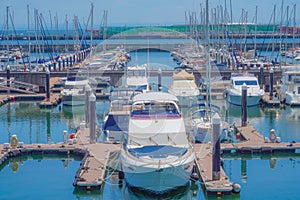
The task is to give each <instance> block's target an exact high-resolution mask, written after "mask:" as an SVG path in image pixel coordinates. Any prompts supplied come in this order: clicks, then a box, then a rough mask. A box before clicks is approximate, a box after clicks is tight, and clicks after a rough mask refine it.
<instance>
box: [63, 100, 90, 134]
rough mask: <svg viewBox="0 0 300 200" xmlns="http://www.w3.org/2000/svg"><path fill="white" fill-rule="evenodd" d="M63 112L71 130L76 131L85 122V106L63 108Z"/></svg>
mask: <svg viewBox="0 0 300 200" xmlns="http://www.w3.org/2000/svg"><path fill="white" fill-rule="evenodd" d="M62 111H63V117H64V118H65V120H66V121H67V126H68V128H69V129H76V128H77V127H79V125H80V123H81V122H82V121H84V120H85V105H80V106H63V107H62Z"/></svg>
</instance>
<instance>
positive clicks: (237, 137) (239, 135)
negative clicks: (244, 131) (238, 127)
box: [236, 132, 241, 140]
mask: <svg viewBox="0 0 300 200" xmlns="http://www.w3.org/2000/svg"><path fill="white" fill-rule="evenodd" d="M236 139H238V140H239V139H241V133H240V132H237V133H236Z"/></svg>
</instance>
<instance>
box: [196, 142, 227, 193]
mask: <svg viewBox="0 0 300 200" xmlns="http://www.w3.org/2000/svg"><path fill="white" fill-rule="evenodd" d="M194 148H195V154H196V165H197V168H198V171H199V174H200V176H201V180H202V181H203V184H204V186H205V189H206V192H207V193H208V194H214V195H215V194H226V195H228V194H231V192H232V184H231V182H230V180H229V179H228V177H227V176H226V174H225V172H224V170H223V169H222V168H221V171H220V180H213V178H212V147H211V145H210V144H208V143H201V144H195V146H194Z"/></svg>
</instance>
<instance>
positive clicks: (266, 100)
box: [261, 92, 282, 107]
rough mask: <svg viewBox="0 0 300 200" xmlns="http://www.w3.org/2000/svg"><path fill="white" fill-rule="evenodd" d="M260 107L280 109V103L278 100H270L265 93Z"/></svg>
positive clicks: (268, 94) (268, 95)
mask: <svg viewBox="0 0 300 200" xmlns="http://www.w3.org/2000/svg"><path fill="white" fill-rule="evenodd" d="M261 105H262V106H264V107H280V106H281V105H282V103H281V102H280V100H279V99H275V98H273V99H270V93H269V92H266V93H265V95H264V96H263V97H262V99H261Z"/></svg>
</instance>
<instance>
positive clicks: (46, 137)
mask: <svg viewBox="0 0 300 200" xmlns="http://www.w3.org/2000/svg"><path fill="white" fill-rule="evenodd" d="M134 54H135V53H132V61H131V63H130V64H135V63H138V64H144V63H157V64H159V65H152V66H155V67H159V68H162V69H164V67H169V68H173V67H174V66H175V64H174V62H173V60H172V58H171V57H170V56H169V53H166V52H159V53H158V52H151V53H150V57H151V58H150V59H149V57H148V53H147V52H138V53H136V54H137V56H135V55H134ZM135 57H137V59H135ZM153 57H155V59H154V58H153ZM150 82H153V83H156V82H157V78H156V77H151V80H150ZM170 82H171V79H170V78H168V77H163V84H164V86H165V88H167V87H168V86H169V84H170ZM213 104H216V105H219V106H220V107H221V110H222V111H221V113H220V114H221V116H222V117H223V118H225V119H226V120H227V121H228V122H230V123H233V122H240V121H241V119H240V115H241V109H240V108H239V107H236V106H231V105H227V104H226V103H225V102H224V101H213ZM108 107H109V101H98V102H97V104H96V111H97V119H98V123H99V124H100V125H101V124H102V120H103V116H104V114H105V113H107V112H108ZM82 120H84V107H73V108H72V107H64V106H62V105H60V106H58V107H56V108H54V109H50V110H41V109H39V106H38V104H37V102H14V103H10V104H7V105H4V106H2V107H1V108H0V127H1V132H0V143H4V142H9V139H10V137H11V135H13V134H16V135H17V136H18V138H19V141H23V142H24V143H26V144H28V143H52V142H54V143H56V142H61V141H62V133H63V131H64V130H67V131H68V132H69V133H71V132H74V131H75V129H76V127H78V126H79V123H80V122H81V121H82ZM248 121H249V123H250V124H251V125H253V126H254V127H255V128H257V129H258V131H259V132H260V133H262V134H263V135H264V136H268V134H269V131H270V129H272V128H274V129H275V130H276V133H277V135H278V136H280V137H281V140H282V141H286V142H290V141H298V142H300V139H299V138H300V137H299V136H300V132H299V130H298V127H299V124H300V123H299V121H300V108H290V107H286V108H285V109H279V108H278V109H277V108H260V107H251V108H249V109H248ZM290 156H294V157H288V156H284V157H282V155H273V156H272V157H263V158H261V157H260V156H259V155H258V156H256V157H243V158H240V157H239V156H238V155H237V156H235V157H233V158H227V157H226V156H225V157H224V159H225V162H224V169H225V171H226V173H227V175H228V176H229V178H230V180H231V181H233V182H237V183H239V184H240V185H241V186H242V189H241V194H240V195H234V196H231V197H227V198H226V199H253V198H255V199H276V198H277V199H295V198H297V197H298V196H296V195H297V193H296V192H297V190H298V189H300V186H299V184H298V180H299V178H300V177H299V176H300V175H299V173H298V172H299V161H300V160H299V158H300V157H295V155H290ZM63 160H64V161H63ZM66 160H68V161H66ZM13 162H17V163H18V171H17V172H13V171H12V169H11V166H12V163H13ZM66 166H67V167H66ZM78 167H79V161H78V160H73V159H72V158H68V159H66V158H64V159H62V158H57V157H56V158H52V159H45V158H41V157H40V158H33V157H21V158H17V159H14V160H10V161H9V162H7V163H6V165H2V167H1V171H0V199H1V200H2V199H21V198H23V199H157V198H158V199H206V198H208V197H206V196H205V194H204V192H203V191H202V188H201V185H200V183H199V182H197V183H196V184H191V186H188V187H186V188H184V189H183V190H180V191H177V192H175V193H172V194H169V195H165V196H159V197H157V196H156V197H153V196H151V195H148V194H145V193H143V192H140V191H132V190H131V189H130V188H128V187H127V186H126V184H125V183H124V182H121V183H122V184H119V182H118V180H117V179H116V176H115V174H114V173H112V171H109V172H108V173H107V174H108V175H107V178H106V181H105V185H104V188H103V190H102V191H99V192H92V193H86V192H78V191H76V190H74V187H73V186H72V183H73V181H74V176H75V173H76V171H77V169H78ZM32 172H35V173H32ZM258 180H259V181H258ZM16 188H18V189H17V190H18V192H15V191H16ZM212 199H215V197H212Z"/></svg>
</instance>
